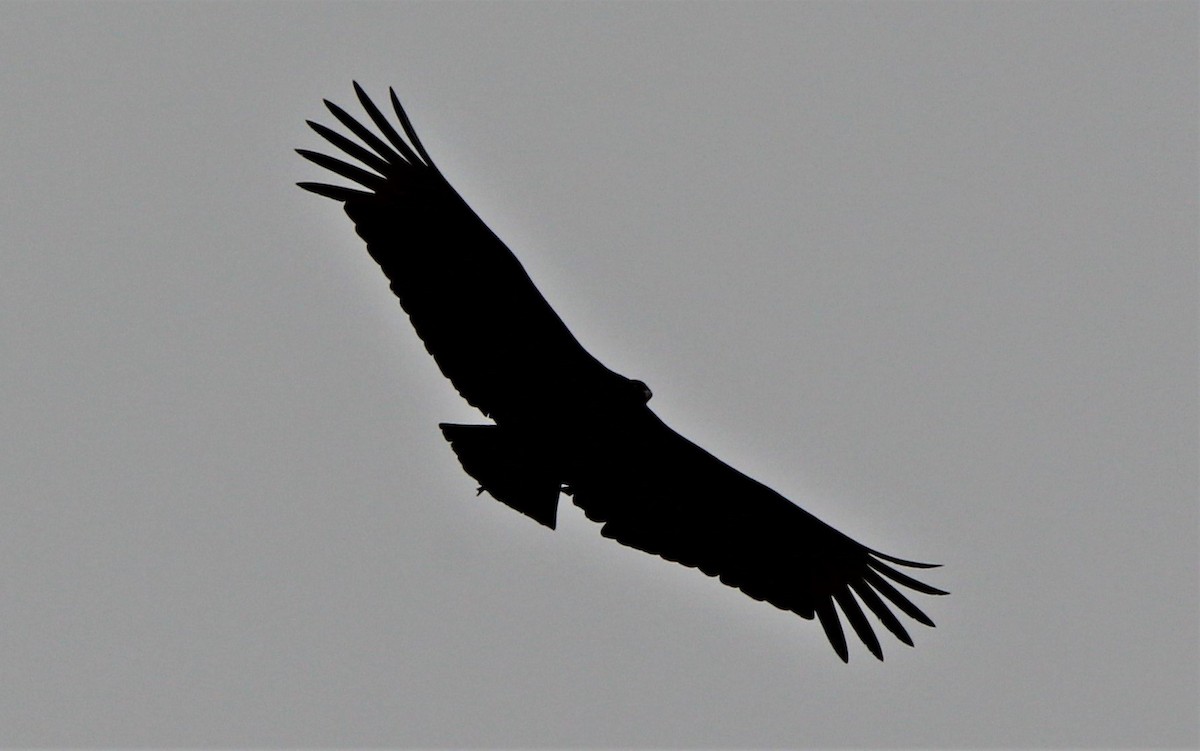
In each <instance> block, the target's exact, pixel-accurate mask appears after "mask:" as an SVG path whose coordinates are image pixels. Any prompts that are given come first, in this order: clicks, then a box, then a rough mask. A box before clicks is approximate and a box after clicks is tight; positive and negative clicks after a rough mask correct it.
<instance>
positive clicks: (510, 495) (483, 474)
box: [438, 423, 562, 529]
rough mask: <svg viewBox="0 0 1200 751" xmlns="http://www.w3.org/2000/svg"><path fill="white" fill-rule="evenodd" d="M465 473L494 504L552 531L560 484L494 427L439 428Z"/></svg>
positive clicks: (520, 447)
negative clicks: (503, 506) (496, 503)
mask: <svg viewBox="0 0 1200 751" xmlns="http://www.w3.org/2000/svg"><path fill="white" fill-rule="evenodd" d="M438 427H439V428H441V429H442V435H444V436H446V440H447V441H449V442H450V448H452V449H453V450H454V454H455V455H456V456H457V457H458V461H459V463H460V464H462V468H463V469H464V470H466V473H467V474H468V475H470V476H471V477H473V478H475V481H476V482H478V483H479V492H481V493H482V492H483V491H485V490H486V491H487V492H488V494H489V495H491V496H492V497H493V498H495V499H496V500H498V501H500V502H501V503H503V504H505V505H506V506H509V507H510V508H513V509H515V510H517V511H520V512H521V513H522V514H525V515H526V516H528V517H529V518H531V519H533V520H534V521H536V522H538V523H539V524H544V525H546V526H547V527H549V528H550V529H554V527H555V525H556V523H557V513H558V494H559V490H560V488H561V487H562V486H561V483H560V482H559V481H558V480H557V479H556V478H555V477H554V475H553V474H552V473H551V472H549V471H548V470H547V468H545V467H543V466H540V465H539V464H538V462H537V460H536V458H534V457H533V456H531V455H530V454H529V452H528V451H525V450H523V447H522V446H520V445H519V444H517V443H516V442H515V441H513V440H511V438H510V437H509V436H507V435H505V433H504V432H503V431H502V430H501V429H500V427H499V426H496V425H451V424H448V423H442V424H441V425H439V426H438Z"/></svg>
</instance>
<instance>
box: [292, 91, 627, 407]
mask: <svg viewBox="0 0 1200 751" xmlns="http://www.w3.org/2000/svg"><path fill="white" fill-rule="evenodd" d="M354 90H355V92H356V93H357V94H358V99H359V102H360V103H361V104H362V106H363V109H364V110H365V111H366V113H367V115H368V116H369V117H370V120H371V122H373V123H374V125H375V127H376V128H377V129H378V130H377V132H373V131H372V130H371V129H370V128H368V127H366V126H365V125H363V124H362V123H360V122H359V121H357V120H356V119H354V118H353V117H351V116H350V115H349V114H348V113H346V112H345V111H344V110H342V109H341V108H340V107H338V106H337V105H335V104H333V103H332V102H329V101H326V102H325V105H326V107H328V109H329V111H330V113H332V114H333V116H334V117H335V118H337V120H338V121H339V122H340V123H341V124H342V125H343V126H344V127H345V128H346V129H347V130H348V131H349V132H350V133H352V134H353V135H354V136H355V137H356V138H357V139H358V140H354V139H351V138H349V137H347V136H345V135H342V134H341V133H338V132H337V131H335V130H332V129H331V128H327V127H325V126H323V125H320V124H319V123H315V122H311V121H310V122H309V125H310V126H311V127H312V128H313V130H315V131H316V132H317V133H318V134H319V135H320V136H321V137H322V138H324V139H325V140H326V141H328V142H329V143H330V144H331V145H332V146H334V147H336V148H337V149H338V150H340V151H341V152H342V154H344V155H345V156H348V157H350V158H352V159H353V160H354V161H355V162H356V163H355V164H351V163H349V162H346V161H343V160H342V159H339V158H335V157H332V156H328V155H326V154H321V153H318V152H314V151H309V150H307V149H298V151H299V152H300V154H301V156H303V157H304V158H306V159H308V160H309V161H312V162H314V163H316V164H317V165H320V166H321V167H324V168H325V169H328V170H329V171H330V172H332V173H334V174H336V175H339V176H341V177H343V178H346V179H347V180H350V181H352V182H354V183H357V185H356V186H355V187H342V186H338V185H331V184H327V183H316V182H304V183H300V187H302V188H304V189H305V190H308V191H311V192H313V193H316V194H318V195H322V196H326V197H329V198H333V199H335V200H337V201H341V202H342V203H343V204H344V205H345V208H346V213H347V214H349V215H350V218H351V219H353V220H354V224H355V228H356V230H357V231H358V234H359V235H360V236H361V237H362V238H363V239H364V240H365V241H366V243H367V250H368V252H369V253H370V254H371V257H372V258H374V259H375V261H376V262H378V263H379V266H380V268H381V269H382V270H383V272H384V274H385V275H386V276H387V278H388V280H389V281H390V282H391V288H392V291H393V292H395V294H396V296H397V297H398V298H399V299H400V305H401V306H402V307H403V308H404V310H405V312H406V313H408V317H409V320H410V321H411V322H412V324H413V328H414V329H416V332H417V335H418V336H420V337H421V340H422V342H424V344H425V348H426V349H427V350H428V351H429V353H430V354H431V355H433V358H434V360H436V361H437V364H438V367H439V368H440V369H441V371H442V373H443V374H444V375H445V376H446V377H447V378H449V379H450V381H451V382H452V383H453V384H454V386H455V388H456V389H458V392H459V393H460V394H462V396H463V397H464V398H465V399H466V400H467V401H468V402H470V403H471V404H472V405H473V406H475V407H477V408H479V409H480V410H481V411H482V412H483V413H484V414H486V415H489V416H491V417H493V418H495V419H497V420H499V419H501V418H502V417H504V416H506V415H514V414H516V415H520V414H522V413H527V412H528V411H529V410H530V409H543V410H544V409H547V408H548V407H547V405H548V404H549V405H551V406H552V405H553V404H554V401H555V396H556V395H558V394H561V393H563V392H573V391H578V390H582V389H584V387H586V386H588V385H591V384H595V383H600V384H607V383H609V382H613V383H618V384H619V383H621V382H623V381H624V380H625V379H623V378H621V377H620V376H617V375H616V374H615V373H612V372H611V371H609V370H608V369H607V368H605V367H604V366H603V365H602V364H600V363H599V362H598V361H597V360H596V359H595V358H594V357H592V355H591V354H590V353H589V352H587V350H585V349H584V348H583V347H582V345H580V344H579V342H578V341H577V340H576V339H575V337H574V335H572V334H571V332H570V331H569V330H568V329H567V327H566V325H565V324H564V323H563V321H562V319H560V318H559V317H558V315H557V314H556V313H555V312H554V310H553V308H551V307H550V304H549V303H548V302H546V299H545V298H544V297H543V296H542V294H541V292H539V291H538V289H537V287H535V286H534V284H533V281H532V280H530V278H529V275H528V274H527V273H526V272H525V269H524V268H523V267H522V266H521V264H520V262H519V261H517V258H516V256H514V255H513V254H512V252H511V251H510V250H509V249H508V247H506V246H505V244H504V243H503V242H501V241H500V239H499V238H498V237H496V235H495V234H494V233H493V232H492V231H491V230H490V229H488V227H487V225H485V224H484V223H483V221H482V220H481V219H480V218H479V217H478V216H477V215H476V214H475V212H474V211H472V210H471V208H470V206H468V205H467V204H466V202H465V201H463V199H462V198H461V197H460V196H459V195H458V193H457V191H455V190H454V188H453V187H451V185H450V183H449V182H447V180H446V179H445V178H444V177H443V176H442V173H441V171H440V170H438V168H437V167H436V166H435V165H434V163H433V160H432V159H430V158H429V154H428V153H427V152H426V150H425V148H424V146H422V145H421V141H420V139H419V138H417V134H416V131H415V130H414V129H413V127H412V124H411V123H410V122H409V120H408V116H407V115H406V114H405V112H404V109H403V108H402V107H401V106H400V101H399V99H397V97H396V94H395V92H390V98H391V104H392V109H393V110H394V112H395V117H396V121H397V122H398V124H399V127H400V129H401V130H403V131H404V136H407V140H405V137H404V136H401V135H400V133H399V132H398V131H397V129H396V127H394V126H393V125H392V123H391V121H390V120H389V118H388V117H386V116H385V115H384V114H383V113H382V112H381V111H380V110H379V108H378V107H376V106H375V104H374V103H373V102H372V101H371V100H370V99H369V98H368V97H367V95H366V93H365V92H364V91H363V90H362V88H361V87H360V86H359V85H358V84H357V83H356V84H354Z"/></svg>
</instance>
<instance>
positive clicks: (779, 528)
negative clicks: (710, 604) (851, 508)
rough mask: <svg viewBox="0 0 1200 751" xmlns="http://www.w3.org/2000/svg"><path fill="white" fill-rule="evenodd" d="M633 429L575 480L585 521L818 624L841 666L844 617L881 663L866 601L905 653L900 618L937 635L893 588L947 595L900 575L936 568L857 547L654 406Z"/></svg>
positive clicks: (845, 653)
mask: <svg viewBox="0 0 1200 751" xmlns="http://www.w3.org/2000/svg"><path fill="white" fill-rule="evenodd" d="M626 427H627V428H628V430H627V431H626V433H625V434H623V435H620V436H617V435H612V436H610V438H611V439H612V440H611V442H610V444H609V446H608V447H607V448H605V447H603V446H598V447H597V452H598V454H597V456H598V461H597V462H596V464H597V466H599V467H600V468H601V471H598V472H596V473H593V474H583V475H581V476H580V477H578V478H576V479H573V480H572V483H571V486H570V488H569V489H568V490H567V492H569V493H570V494H571V495H572V497H573V500H574V502H575V504H576V505H578V506H579V507H580V508H582V509H583V511H584V513H585V514H586V515H587V516H588V518H589V519H592V520H593V521H598V522H602V523H603V524H604V526H603V528H602V530H601V534H603V535H604V536H605V537H609V538H612V539H614V540H616V541H618V542H621V543H623V544H625V545H629V546H630V547H634V548H637V549H639V550H643V551H646V552H648V553H653V554H655V555H659V556H662V557H663V558H665V559H667V560H669V561H676V562H678V563H682V564H683V565H685V566H693V567H696V568H699V569H700V570H701V571H703V572H704V573H706V574H708V575H709V576H715V577H719V578H720V580H721V582H722V583H724V584H727V585H729V586H731V587H737V588H738V589H740V590H742V591H743V592H745V593H746V594H748V595H750V596H751V597H753V598H754V599H756V600H765V601H767V602H769V603H771V604H773V605H775V606H776V607H779V608H782V609H784V610H790V611H792V612H795V613H797V614H798V615H800V616H801V617H803V618H806V619H812V618H813V617H814V616H816V618H817V619H818V620H820V622H821V625H822V627H823V628H824V629H825V634H826V636H827V637H828V638H829V642H830V643H831V644H832V645H833V648H834V650H835V651H837V653H838V655H839V656H840V657H841V658H842V659H843V660H847V659H848V654H849V653H848V651H847V646H846V638H845V634H844V632H843V630H842V626H841V621H840V619H839V617H838V614H837V613H838V610H839V609H840V611H841V612H842V614H843V616H844V617H845V618H846V620H847V621H848V622H849V624H850V626H851V628H853V630H854V632H855V633H856V634H857V635H858V637H859V639H861V640H862V642H863V643H864V644H865V645H866V646H867V648H868V649H870V651H871V653H872V654H874V655H875V656H876V657H878V658H879V659H881V660H882V659H883V650H882V648H881V646H880V644H879V640H878V638H876V636H875V633H874V630H873V629H872V627H871V624H870V621H869V620H868V619H867V617H866V615H865V614H864V612H863V608H862V607H861V606H860V603H861V604H862V605H865V606H866V608H867V610H869V611H870V612H871V613H873V614H874V615H875V617H876V618H877V619H878V620H879V622H880V623H881V624H882V625H883V626H884V628H886V629H887V630H888V631H890V632H892V634H894V635H895V636H896V638H898V639H899V640H900V641H902V642H904V643H905V644H908V645H910V646H911V645H912V639H911V638H910V637H909V635H908V632H907V630H905V628H904V625H903V624H902V623H901V622H900V619H899V618H897V617H896V614H895V613H894V612H892V609H893V608H895V609H897V610H899V611H900V612H902V613H905V614H906V615H908V616H909V617H911V618H913V619H914V620H916V621H918V622H920V623H923V624H925V625H927V626H932V625H933V621H932V620H930V619H929V617H928V616H926V615H925V613H923V612H921V610H920V609H919V608H918V607H917V606H916V605H914V604H913V603H912V602H911V601H910V600H909V599H908V598H907V597H905V596H904V595H903V594H902V593H901V592H900V591H899V590H898V589H897V588H896V586H894V585H897V584H898V585H901V586H903V587H906V588H908V589H911V590H914V591H916V592H921V593H924V594H932V595H939V594H946V593H945V592H944V591H942V590H940V589H936V588H934V587H931V586H929V585H927V584H924V583H923V582H919V581H917V580H916V579H913V578H912V577H910V576H908V575H906V574H903V573H901V572H899V571H897V570H896V568H895V566H906V567H915V568H933V566H932V565H931V564H925V563H916V562H914V561H906V560H902V559H900V558H894V557H892V556H889V555H885V554H883V553H879V552H877V551H875V550H872V549H870V548H868V547H866V546H865V545H862V544H860V543H858V542H855V541H854V540H853V539H851V538H849V537H847V536H846V535H844V534H842V533H841V532H839V531H837V530H836V529H834V528H833V527H831V526H829V525H828V524H826V523H825V522H822V521H821V520H819V519H817V518H816V517H815V516H813V515H812V514H810V513H808V512H807V511H805V510H804V509H802V508H800V507H799V506H797V505H796V504H794V503H792V502H791V501H789V500H787V499H786V498H784V497H783V496H781V495H780V494H779V493H776V492H775V491H774V490H771V489H770V488H768V487H767V486H765V485H763V484H762V483H760V482H758V481H756V480H753V479H751V478H750V477H747V476H746V475H744V474H742V473H741V472H739V471H737V470H736V469H734V468H733V467H730V466H729V465H727V464H725V463H724V462H722V461H721V460H719V459H717V458H716V457H715V456H713V455H712V454H710V453H708V452H707V451H705V450H704V449H702V448H700V447H699V446H697V445H696V444H694V443H692V442H691V441H689V440H687V439H686V438H684V437H683V436H681V435H679V434H678V433H676V432H675V431H674V430H672V429H671V428H669V427H667V426H666V425H665V424H664V423H663V422H662V420H660V419H659V418H658V417H657V416H656V415H654V413H653V412H651V411H650V410H649V409H648V408H647V409H645V410H644V411H643V412H642V413H641V416H640V417H638V418H635V419H634V420H632V421H631V422H630V423H629V424H628V425H627V426H626ZM890 564H891V565H890ZM835 603H836V606H837V607H836V609H835Z"/></svg>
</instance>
